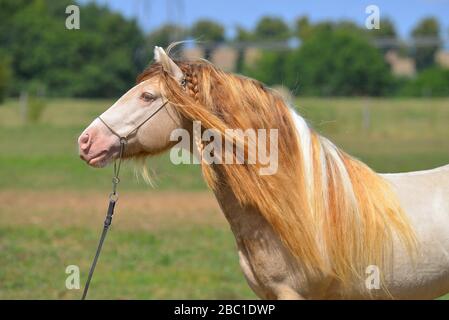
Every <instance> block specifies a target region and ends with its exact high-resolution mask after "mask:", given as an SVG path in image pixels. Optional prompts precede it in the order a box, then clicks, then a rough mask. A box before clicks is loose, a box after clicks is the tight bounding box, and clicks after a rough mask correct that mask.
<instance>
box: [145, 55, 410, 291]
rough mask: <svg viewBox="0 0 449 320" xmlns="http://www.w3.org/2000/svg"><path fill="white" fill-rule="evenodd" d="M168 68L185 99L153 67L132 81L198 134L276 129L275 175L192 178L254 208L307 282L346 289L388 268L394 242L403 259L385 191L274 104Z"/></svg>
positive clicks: (277, 99)
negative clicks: (315, 279) (149, 87)
mask: <svg viewBox="0 0 449 320" xmlns="http://www.w3.org/2000/svg"><path fill="white" fill-rule="evenodd" d="M175 63H176V64H177V65H178V66H179V67H180V68H181V70H182V71H183V73H184V74H185V77H186V89H185V90H183V89H182V88H181V86H180V85H179V83H178V82H177V81H175V80H174V79H173V78H172V77H171V76H170V75H169V74H167V73H166V72H165V71H164V69H163V67H162V66H161V64H159V63H154V64H152V65H150V66H149V67H148V68H147V69H146V70H145V71H144V72H143V73H142V74H141V75H140V76H139V77H138V79H137V81H138V82H141V81H143V80H146V79H149V78H152V77H158V78H159V79H160V85H161V90H162V92H163V95H164V96H165V97H166V99H168V100H169V101H170V103H171V104H172V105H173V106H174V107H175V109H176V110H177V112H179V113H180V114H181V115H182V116H183V117H185V118H186V119H188V120H192V121H193V120H197V121H201V124H202V126H203V129H210V128H213V129H215V130H218V131H219V132H221V133H222V134H223V135H224V134H225V130H226V129H235V128H240V129H243V130H245V129H248V128H253V129H278V135H279V143H278V155H279V156H278V171H277V173H276V174H273V175H259V174H258V170H257V169H258V166H257V165H248V164H243V165H227V164H221V165H207V164H205V163H203V164H202V171H203V175H204V177H205V180H206V182H207V184H208V185H209V186H210V188H212V189H213V190H217V189H219V188H220V187H221V185H222V184H223V183H226V184H227V186H228V187H229V188H230V189H231V190H232V192H233V193H234V194H235V196H236V198H237V199H238V201H239V203H240V204H241V206H243V207H246V206H251V207H255V208H257V209H258V210H259V212H260V214H261V215H263V217H264V218H265V219H266V221H267V222H268V223H269V224H270V225H271V226H272V228H273V229H274V231H275V232H276V233H277V234H278V236H279V237H280V239H281V240H282V241H283V243H284V245H285V246H286V247H287V248H288V250H289V251H290V252H291V253H292V255H293V256H294V257H296V258H297V259H298V260H299V261H300V262H301V264H302V265H303V266H304V268H305V271H306V272H307V273H308V274H310V275H316V276H320V275H327V276H332V277H335V279H338V280H339V281H341V282H342V283H343V284H348V283H349V282H350V281H352V280H354V279H357V280H359V279H360V278H364V277H365V276H366V275H365V269H366V268H367V267H368V266H369V265H377V266H379V267H383V266H386V265H389V263H390V262H391V258H392V257H391V253H392V246H393V240H394V239H395V238H398V239H400V240H401V243H402V244H403V245H404V246H405V247H406V248H407V249H408V250H410V252H413V250H414V248H415V245H416V240H415V235H414V231H413V230H412V228H411V226H410V224H409V222H408V221H407V219H406V216H405V215H404V212H403V210H402V209H401V207H400V204H399V202H398V199H397V198H396V195H395V192H394V191H393V190H392V187H391V186H390V185H389V184H388V182H387V181H386V180H384V179H383V178H382V177H381V176H379V175H378V174H376V173H375V172H374V171H372V170H371V169H370V168H369V167H367V166H366V165H365V164H363V163H362V162H360V161H358V160H356V159H354V158H353V157H351V156H349V155H348V154H346V153H345V152H343V151H341V150H340V149H338V148H337V147H336V146H335V145H334V144H332V143H331V142H330V141H329V140H327V139H326V138H324V137H322V136H320V135H319V134H318V133H317V132H315V131H314V130H313V129H312V128H310V127H309V126H308V124H307V123H306V122H305V121H304V119H303V118H302V117H300V116H299V115H297V114H296V113H295V112H294V111H292V109H291V108H289V107H288V106H287V104H286V103H285V102H284V100H283V99H282V97H281V96H280V95H279V94H277V93H276V92H275V91H273V90H271V89H269V88H267V87H266V86H264V85H263V84H261V83H260V82H258V81H256V80H253V79H249V78H245V77H242V76H238V75H235V74H230V73H226V72H224V71H221V70H219V69H218V68H216V67H214V66H213V65H212V64H210V63H208V62H205V61H195V62H187V61H175Z"/></svg>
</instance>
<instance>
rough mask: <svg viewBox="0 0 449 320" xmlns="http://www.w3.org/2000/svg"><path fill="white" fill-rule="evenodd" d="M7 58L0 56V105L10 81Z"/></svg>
mask: <svg viewBox="0 0 449 320" xmlns="http://www.w3.org/2000/svg"><path fill="white" fill-rule="evenodd" d="M9 61H10V60H9V58H7V57H5V56H4V55H0V103H2V102H3V100H4V99H5V98H6V96H7V93H8V89H9V87H10V85H11V84H10V81H11V67H10V63H9Z"/></svg>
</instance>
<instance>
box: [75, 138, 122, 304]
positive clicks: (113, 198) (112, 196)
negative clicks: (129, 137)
mask: <svg viewBox="0 0 449 320" xmlns="http://www.w3.org/2000/svg"><path fill="white" fill-rule="evenodd" d="M125 145H126V138H123V137H121V138H120V154H119V158H118V161H114V176H113V177H112V192H111V194H110V195H109V206H108V211H107V213H106V218H105V220H104V224H103V232H102V233H101V237H100V241H99V242H98V247H97V252H96V253H95V257H94V260H93V261H92V265H91V266H90V270H89V275H88V276H87V281H86V284H85V286H84V291H83V296H82V297H81V300H85V299H86V296H87V292H88V291H89V285H90V281H91V280H92V276H93V274H94V271H95V267H96V265H97V261H98V257H99V256H100V253H101V248H102V247H103V242H104V239H105V238H106V235H107V233H108V230H109V226H110V225H111V223H112V216H113V215H114V208H115V204H116V203H117V200H118V193H117V185H118V184H119V183H120V178H119V175H120V168H121V165H122V158H123V152H124V151H125ZM117 162H118V163H117Z"/></svg>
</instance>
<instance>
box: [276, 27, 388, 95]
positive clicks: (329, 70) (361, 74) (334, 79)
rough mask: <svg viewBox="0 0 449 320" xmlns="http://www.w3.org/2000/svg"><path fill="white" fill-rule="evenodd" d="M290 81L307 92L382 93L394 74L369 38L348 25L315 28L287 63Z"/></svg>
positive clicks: (318, 93) (334, 93)
mask: <svg viewBox="0 0 449 320" xmlns="http://www.w3.org/2000/svg"><path fill="white" fill-rule="evenodd" d="M284 67H285V68H286V70H285V72H284V73H285V75H286V79H285V80H286V83H287V85H288V86H289V87H290V88H291V89H298V90H299V93H300V94H305V95H326V96H329V95H336V96H344V95H374V96H376V95H381V94H384V93H386V92H387V90H388V87H389V84H390V81H391V76H390V72H389V69H388V66H387V65H386V63H385V62H384V60H383V57H382V55H381V54H380V53H379V51H378V50H377V49H376V48H374V47H373V46H372V45H371V43H370V42H369V40H367V39H366V38H365V37H363V36H361V35H360V34H359V33H357V32H348V30H347V29H345V28H337V29H335V30H333V31H329V29H327V28H324V29H322V30H320V31H318V32H314V33H313V35H311V36H310V38H309V39H307V40H306V41H304V43H303V45H302V46H301V47H300V48H299V49H297V50H295V51H293V52H292V53H291V54H290V55H289V58H288V60H287V62H286V63H285V65H284Z"/></svg>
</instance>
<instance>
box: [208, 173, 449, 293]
mask: <svg viewBox="0 0 449 320" xmlns="http://www.w3.org/2000/svg"><path fill="white" fill-rule="evenodd" d="M381 176H382V177H383V178H385V179H386V180H387V181H389V182H390V183H391V185H392V186H393V187H394V190H395V191H396V192H397V195H398V197H399V200H400V202H401V204H402V206H403V208H404V209H405V212H406V214H407V216H408V217H409V219H410V222H411V224H412V225H413V227H414V229H415V231H416V235H417V239H418V242H419V244H420V245H419V252H418V255H417V257H416V258H415V260H414V261H412V259H411V258H410V256H409V255H408V253H407V252H405V250H404V248H403V246H402V245H401V244H400V243H399V242H398V241H395V244H394V258H393V261H392V270H391V272H389V273H387V274H386V275H385V285H386V286H387V287H388V290H389V293H386V292H384V291H381V290H375V289H373V290H374V291H372V292H369V294H368V292H367V289H366V287H365V282H364V281H360V280H359V279H355V281H354V284H353V286H352V287H351V290H349V291H348V290H344V291H343V290H342V288H341V287H340V286H339V285H338V282H337V281H335V280H334V279H332V278H326V277H319V278H312V279H311V278H309V277H307V275H306V273H305V272H304V270H303V269H302V266H301V262H300V261H298V260H297V259H296V258H294V257H293V256H292V255H291V254H290V252H289V251H288V250H287V249H286V248H285V246H284V245H283V244H282V241H281V240H280V238H279V236H278V235H277V234H276V233H275V232H274V231H273V229H272V227H271V226H270V224H269V223H268V222H267V221H266V220H265V219H264V218H263V216H262V215H261V214H260V213H258V212H257V210H256V209H255V208H242V207H240V206H239V205H238V204H237V202H236V200H235V197H234V196H233V194H232V191H231V190H221V192H218V193H216V197H217V200H218V202H219V203H220V206H221V208H222V210H223V212H224V214H225V216H226V218H227V220H228V221H229V223H230V225H231V229H232V231H233V233H234V236H235V239H236V243H237V247H238V254H239V262H240V266H241V268H242V270H243V273H244V274H245V277H246V279H247V282H248V284H249V285H250V287H251V288H252V289H253V291H254V292H255V293H256V294H257V295H258V296H259V297H260V298H264V299H273V298H277V299H279V298H280V299H301V298H305V299H341V298H347V299H366V298H379V299H391V298H395V299H418V298H419V299H433V298H436V297H439V296H442V295H443V294H445V293H447V292H449V165H447V166H444V167H440V168H437V169H433V170H427V171H419V172H410V173H398V174H381ZM367 276H368V274H367ZM343 292H345V293H344V294H342V293H343Z"/></svg>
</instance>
